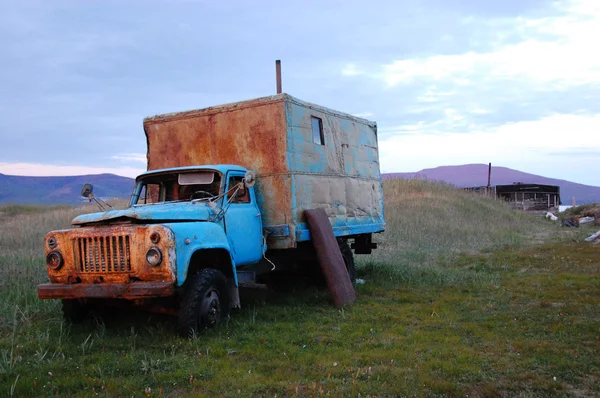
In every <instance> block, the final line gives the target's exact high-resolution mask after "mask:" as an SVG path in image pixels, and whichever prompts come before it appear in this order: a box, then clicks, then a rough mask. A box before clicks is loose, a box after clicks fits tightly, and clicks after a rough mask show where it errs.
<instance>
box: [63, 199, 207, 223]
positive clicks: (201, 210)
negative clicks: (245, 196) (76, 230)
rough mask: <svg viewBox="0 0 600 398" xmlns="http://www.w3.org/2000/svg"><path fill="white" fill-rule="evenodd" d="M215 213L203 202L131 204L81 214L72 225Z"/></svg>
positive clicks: (188, 218) (204, 216)
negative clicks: (119, 208) (125, 206)
mask: <svg viewBox="0 0 600 398" xmlns="http://www.w3.org/2000/svg"><path fill="white" fill-rule="evenodd" d="M214 215H215V213H214V212H213V211H212V210H211V209H210V208H208V207H207V206H206V205H205V204H204V203H191V202H175V203H159V204H153V205H143V206H133V207H129V208H127V209H125V210H110V211H105V212H100V213H91V214H82V215H80V216H77V217H75V218H74V219H73V221H72V224H73V225H83V224H89V223H95V222H101V221H109V220H116V219H130V220H142V221H149V222H153V221H161V222H167V221H208V220H210V219H211V218H212V217H214Z"/></svg>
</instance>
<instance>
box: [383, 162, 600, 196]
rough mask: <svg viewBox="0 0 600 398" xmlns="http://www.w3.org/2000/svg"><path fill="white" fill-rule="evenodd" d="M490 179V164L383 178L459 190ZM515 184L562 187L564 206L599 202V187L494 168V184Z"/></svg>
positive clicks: (454, 167)
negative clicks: (437, 183)
mask: <svg viewBox="0 0 600 398" xmlns="http://www.w3.org/2000/svg"><path fill="white" fill-rule="evenodd" d="M487 176H488V165H487V164H464V165H460V166H440V167H436V168H433V169H423V170H421V171H418V172H416V173H388V174H385V175H384V178H408V179H415V178H416V179H427V180H430V181H443V182H446V183H448V184H452V185H455V186H457V187H477V186H484V185H487ZM515 182H522V183H524V184H545V185H556V186H559V187H560V194H561V199H562V202H563V204H571V198H572V197H573V196H575V198H576V200H577V203H579V204H582V203H594V202H600V187H595V186H591V185H584V184H578V183H575V182H571V181H566V180H559V179H556V178H548V177H543V176H539V175H535V174H530V173H524V172H522V171H519V170H514V169H509V168H508V167H499V166H494V167H493V168H492V185H510V184H513V183H515Z"/></svg>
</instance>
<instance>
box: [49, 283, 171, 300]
mask: <svg viewBox="0 0 600 398" xmlns="http://www.w3.org/2000/svg"><path fill="white" fill-rule="evenodd" d="M174 292H175V285H174V284H173V283H170V282H132V283H97V284H91V283H78V284H64V283H44V284H42V285H39V286H38V297H39V298H40V299H77V298H86V299H93V298H104V299H117V298H118V299H140V298H147V297H169V296H172V295H173V294H174Z"/></svg>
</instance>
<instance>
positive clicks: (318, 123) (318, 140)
mask: <svg viewBox="0 0 600 398" xmlns="http://www.w3.org/2000/svg"><path fill="white" fill-rule="evenodd" d="M311 121H312V137H313V143H315V144H318V145H325V137H324V136H323V120H321V119H319V118H318V117H314V116H313V117H311Z"/></svg>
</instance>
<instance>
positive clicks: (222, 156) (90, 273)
mask: <svg viewBox="0 0 600 398" xmlns="http://www.w3.org/2000/svg"><path fill="white" fill-rule="evenodd" d="M144 131H145V133H146V140H147V144H148V171H147V172H145V173H143V174H141V175H140V176H139V177H137V179H136V183H135V187H134V189H133V193H132V195H131V199H130V203H129V206H128V207H127V208H126V209H124V210H109V211H103V212H99V213H93V214H83V215H80V216H78V217H76V218H75V219H74V220H73V226H74V227H73V228H71V229H67V230H61V231H52V232H50V233H49V234H48V235H47V236H46V240H45V248H46V260H47V261H46V263H47V269H48V275H49V279H50V283H46V284H42V285H40V286H38V296H39V297H40V298H44V299H61V300H62V301H63V312H64V314H65V316H66V317H67V318H69V319H70V320H72V321H75V320H78V319H80V318H81V317H82V316H83V315H84V314H85V313H86V311H87V310H88V309H89V308H90V306H92V305H103V304H109V303H114V302H123V301H127V302H134V303H136V304H139V305H146V304H148V305H149V307H152V308H154V309H156V308H157V303H158V307H159V308H161V309H162V311H161V312H168V313H174V314H178V317H179V318H178V319H179V321H178V329H179V333H180V334H181V335H184V336H186V335H189V334H190V333H194V332H197V331H199V330H200V329H202V328H205V327H214V326H216V325H218V324H219V322H220V321H221V320H222V319H223V318H224V317H225V316H227V314H228V313H229V309H230V308H232V307H239V306H240V305H241V303H240V298H239V288H240V287H243V286H262V283H263V282H265V281H267V282H268V281H269V280H270V279H269V278H270V276H272V275H274V274H280V275H288V273H289V275H297V273H298V272H299V273H300V274H302V275H305V276H306V277H308V278H310V277H313V276H314V277H315V278H316V277H318V269H319V268H318V265H317V264H316V259H315V254H314V249H313V247H312V244H311V236H310V230H309V228H308V226H307V223H306V220H305V218H304V215H303V211H304V210H306V209H314V208H322V209H323V210H324V211H325V212H326V214H327V216H328V218H329V220H330V222H331V225H332V229H333V231H334V235H335V236H336V237H337V241H338V244H339V246H340V250H341V252H342V255H343V257H344V261H345V263H346V267H347V269H348V272H349V274H350V277H351V279H353V278H354V260H353V251H354V253H356V254H368V253H370V252H371V250H372V249H373V248H374V247H376V245H375V244H374V243H373V242H372V234H373V233H378V232H381V231H383V230H384V227H385V221H384V218H383V193H382V186H381V177H380V173H379V160H378V150H377V134H376V133H377V129H376V125H375V123H373V122H369V121H367V120H364V119H360V118H356V117H354V116H351V115H347V114H343V113H340V112H337V111H333V110H330V109H328V108H324V107H319V106H317V105H314V104H310V103H306V102H303V101H300V100H298V99H296V98H294V97H291V96H289V95H287V94H280V95H276V96H271V97H264V98H259V99H255V100H250V101H243V102H238V103H234V104H226V105H221V106H217V107H211V108H205V109H201V110H194V111H187V112H180V113H174V114H167V115H158V116H154V117H151V118H146V119H145V120H144ZM292 273H294V274H292Z"/></svg>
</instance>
